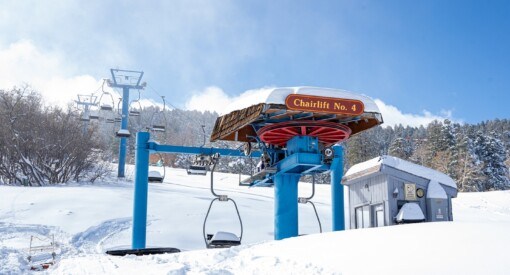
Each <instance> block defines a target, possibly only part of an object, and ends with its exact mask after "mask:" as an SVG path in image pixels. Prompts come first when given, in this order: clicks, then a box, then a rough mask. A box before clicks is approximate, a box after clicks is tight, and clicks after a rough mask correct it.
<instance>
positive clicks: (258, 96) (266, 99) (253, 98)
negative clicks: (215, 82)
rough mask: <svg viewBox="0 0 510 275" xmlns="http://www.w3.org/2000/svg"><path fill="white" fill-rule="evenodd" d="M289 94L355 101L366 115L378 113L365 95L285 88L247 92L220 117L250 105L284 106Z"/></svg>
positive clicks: (337, 90)
mask: <svg viewBox="0 0 510 275" xmlns="http://www.w3.org/2000/svg"><path fill="white" fill-rule="evenodd" d="M290 94H302V95H313V96H323V97H333V98H343V99H356V100H360V101H362V102H363V104H364V105H365V112H366V113H380V112H379V107H377V104H375V102H374V100H373V99H371V98H370V97H368V96H365V95H360V94H356V93H353V92H349V91H345V90H339V89H330V88H317V87H285V88H264V89H259V90H253V91H248V92H246V93H244V94H243V97H242V98H239V99H238V100H236V101H234V102H232V103H231V104H229V105H228V106H226V108H225V109H223V112H222V113H221V114H220V115H225V114H228V113H230V112H232V111H236V110H242V109H244V108H248V107H250V106H252V105H257V104H260V103H266V104H271V103H272V104H283V105H285V98H286V97H287V96H288V95H290Z"/></svg>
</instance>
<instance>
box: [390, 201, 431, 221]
mask: <svg viewBox="0 0 510 275" xmlns="http://www.w3.org/2000/svg"><path fill="white" fill-rule="evenodd" d="M396 218H397V222H402V221H423V220H425V215H423V211H421V208H420V206H419V205H418V204H417V203H414V202H408V203H405V204H404V205H402V208H400V211H398V214H397V217H396Z"/></svg>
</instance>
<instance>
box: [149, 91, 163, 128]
mask: <svg viewBox="0 0 510 275" xmlns="http://www.w3.org/2000/svg"><path fill="white" fill-rule="evenodd" d="M161 99H162V100H163V109H162V110H161V111H160V110H159V107H158V110H157V111H156V112H154V113H153V114H152V116H151V123H150V126H151V128H150V129H151V130H152V131H154V132H165V131H166V117H165V109H166V102H165V97H164V96H161Z"/></svg>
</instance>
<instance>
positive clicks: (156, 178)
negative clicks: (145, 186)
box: [149, 170, 163, 183]
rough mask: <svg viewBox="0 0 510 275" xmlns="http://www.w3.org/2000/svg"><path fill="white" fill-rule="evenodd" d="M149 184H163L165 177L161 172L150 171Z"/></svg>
mask: <svg viewBox="0 0 510 275" xmlns="http://www.w3.org/2000/svg"><path fill="white" fill-rule="evenodd" d="M149 182H159V183H162V182H163V176H162V175H161V173H160V172H159V171H155V170H152V171H149Z"/></svg>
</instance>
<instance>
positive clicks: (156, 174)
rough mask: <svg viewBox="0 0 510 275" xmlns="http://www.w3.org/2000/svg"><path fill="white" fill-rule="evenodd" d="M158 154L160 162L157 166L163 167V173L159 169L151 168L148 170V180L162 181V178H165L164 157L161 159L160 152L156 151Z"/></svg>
mask: <svg viewBox="0 0 510 275" xmlns="http://www.w3.org/2000/svg"><path fill="white" fill-rule="evenodd" d="M158 155H159V161H158V163H159V164H160V165H158V166H161V167H163V175H161V173H160V172H159V171H156V170H151V171H149V182H159V183H163V180H164V179H165V175H166V168H165V163H164V159H163V156H162V155H161V154H160V153H158Z"/></svg>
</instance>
